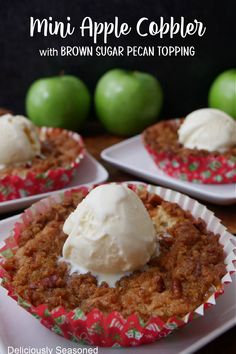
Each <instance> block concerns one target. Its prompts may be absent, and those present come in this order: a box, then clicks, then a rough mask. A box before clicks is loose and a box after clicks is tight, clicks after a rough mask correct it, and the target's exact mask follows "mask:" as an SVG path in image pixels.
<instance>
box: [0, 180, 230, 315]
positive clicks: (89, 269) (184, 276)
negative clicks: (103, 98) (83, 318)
mask: <svg viewBox="0 0 236 354" xmlns="http://www.w3.org/2000/svg"><path fill="white" fill-rule="evenodd" d="M3 267H4V269H5V270H6V271H7V272H8V274H10V278H11V279H10V283H11V286H12V287H13V288H14V291H15V292H16V293H17V294H18V295H19V296H20V298H22V299H23V300H24V301H26V302H28V303H30V304H32V305H33V306H38V305H41V304H46V305H47V307H48V308H49V309H50V310H51V309H54V308H56V307H58V306H62V307H63V308H65V309H66V311H70V310H74V309H75V308H80V309H82V310H83V311H84V313H88V312H90V311H91V310H93V309H95V308H96V309H99V310H100V311H101V312H102V313H104V314H109V313H111V312H113V311H118V312H119V313H120V314H122V315H123V317H124V318H127V317H128V316H129V315H131V314H137V315H138V316H139V317H140V318H141V319H143V320H144V321H146V320H148V319H149V318H150V317H152V316H159V317H160V318H161V319H163V320H165V319H167V318H169V317H171V316H181V317H182V316H184V315H185V314H187V313H189V312H191V311H194V310H195V309H196V308H197V307H198V306H199V305H200V304H202V303H203V302H204V301H205V300H206V299H207V298H208V297H209V296H210V295H211V293H213V292H214V291H215V290H216V288H217V287H219V286H220V284H221V279H222V277H223V276H224V274H225V273H226V266H225V264H224V252H223V247H222V245H221V244H220V243H219V237H218V235H215V234H213V233H212V232H210V231H207V228H206V224H205V222H204V221H203V220H201V219H195V218H194V217H193V216H192V215H191V214H190V213H189V212H187V211H184V210H183V209H182V208H181V207H180V206H179V205H178V204H175V203H170V202H167V201H165V200H163V199H162V198H160V197H159V196H158V195H156V194H151V193H149V192H147V190H146V189H138V188H137V189H135V188H128V187H127V186H124V185H119V184H107V185H102V186H99V187H96V188H95V189H92V190H91V191H90V192H89V193H88V192H86V191H84V190H81V191H75V192H73V193H71V194H70V195H68V196H67V197H66V198H65V199H64V201H62V202H58V203H55V204H54V205H52V206H51V207H50V208H49V209H48V210H47V212H45V213H43V212H42V213H40V214H38V215H37V216H36V217H35V218H34V219H33V220H32V222H31V223H30V224H28V225H24V227H23V229H22V230H21V233H20V235H19V239H18V249H17V251H16V253H15V255H14V256H13V257H11V258H9V259H8V260H7V261H6V262H5V263H4V264H3Z"/></svg>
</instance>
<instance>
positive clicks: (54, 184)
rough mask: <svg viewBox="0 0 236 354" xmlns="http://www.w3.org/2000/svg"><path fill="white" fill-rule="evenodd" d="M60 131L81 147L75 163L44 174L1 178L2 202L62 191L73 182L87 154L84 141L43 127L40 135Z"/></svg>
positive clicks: (0, 199) (75, 134)
mask: <svg viewBox="0 0 236 354" xmlns="http://www.w3.org/2000/svg"><path fill="white" fill-rule="evenodd" d="M58 131H61V132H62V133H63V134H68V136H70V137H72V138H73V139H74V140H75V141H77V142H78V145H80V146H81V152H80V154H79V155H78V156H77V157H76V158H75V160H74V161H73V162H71V163H68V164H67V165H65V166H63V167H58V168H54V169H49V170H47V171H45V172H42V173H35V172H32V171H30V170H29V172H28V173H27V174H26V175H7V176H4V177H0V202H4V201H7V200H13V199H18V198H22V197H27V196H31V195H34V194H41V193H46V192H50V191H53V190H57V189H61V188H63V187H65V186H66V185H67V184H68V183H69V182H70V181H71V180H72V178H73V177H74V175H75V173H76V169H77V167H78V165H79V163H80V161H81V160H82V159H83V157H84V154H85V148H84V144H83V140H82V138H81V136H80V135H79V134H77V133H75V132H72V131H66V130H62V129H59V128H46V127H43V128H41V129H40V134H42V135H43V134H45V133H47V132H51V133H53V132H57V133H58Z"/></svg>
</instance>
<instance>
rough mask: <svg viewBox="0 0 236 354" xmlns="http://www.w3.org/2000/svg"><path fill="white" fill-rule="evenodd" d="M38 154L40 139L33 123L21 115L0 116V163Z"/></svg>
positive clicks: (21, 159) (13, 162) (30, 158)
mask: <svg viewBox="0 0 236 354" xmlns="http://www.w3.org/2000/svg"><path fill="white" fill-rule="evenodd" d="M38 154H40V141H39V137H38V134H37V129H36V127H35V126H34V125H33V123H32V122H31V121H30V120H28V119H27V118H25V117H23V116H13V115H11V114H5V115H3V116H2V117H0V165H1V166H2V167H5V166H8V165H11V164H15V163H21V162H26V161H30V160H32V159H33V158H34V157H35V156H36V155H38Z"/></svg>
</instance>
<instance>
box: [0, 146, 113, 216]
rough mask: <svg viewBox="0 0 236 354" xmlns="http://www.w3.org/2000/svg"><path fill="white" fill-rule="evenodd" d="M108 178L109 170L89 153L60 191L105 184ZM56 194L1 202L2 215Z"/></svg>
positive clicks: (49, 193) (43, 194) (50, 193)
mask: <svg viewBox="0 0 236 354" xmlns="http://www.w3.org/2000/svg"><path fill="white" fill-rule="evenodd" d="M107 178H108V172H107V170H106V169H105V168H104V167H103V166H102V165H101V164H100V163H99V162H98V161H97V160H95V159H94V158H93V157H92V156H91V155H90V154H89V153H86V155H85V157H84V159H83V160H82V161H81V163H80V164H79V166H78V172H77V173H76V176H75V177H74V178H73V180H72V181H71V182H70V183H69V184H68V186H67V187H66V188H64V189H60V191H65V190H67V189H70V188H73V187H77V186H79V185H82V184H83V185H85V184H97V183H102V182H105V181H106V180H107ZM56 192H58V190H56V191H53V192H48V193H42V194H35V195H32V196H30V197H24V198H19V199H14V200H10V201H6V202H0V214H3V213H8V212H10V211H14V210H20V209H23V208H25V207H27V206H29V205H31V204H32V203H34V202H36V201H37V200H39V199H42V198H46V197H47V196H48V195H52V194H53V193H56Z"/></svg>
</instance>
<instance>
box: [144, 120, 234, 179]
mask: <svg viewBox="0 0 236 354" xmlns="http://www.w3.org/2000/svg"><path fill="white" fill-rule="evenodd" d="M171 122H173V123H175V124H179V122H180V120H179V119H173V120H171ZM144 146H145V148H146V149H147V151H148V153H149V154H150V155H151V156H152V158H153V160H154V162H155V163H156V165H157V166H158V167H159V168H160V169H161V170H162V171H164V172H165V173H166V174H168V175H169V176H171V177H174V178H177V179H181V180H183V181H187V182H193V183H204V184H225V183H236V156H230V157H226V156H224V155H216V156H214V155H208V156H196V155H189V156H187V157H183V158H182V157H179V156H177V155H175V154H174V153H170V152H163V151H162V152H158V151H156V150H153V149H152V147H151V146H150V145H147V144H146V143H144Z"/></svg>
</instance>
